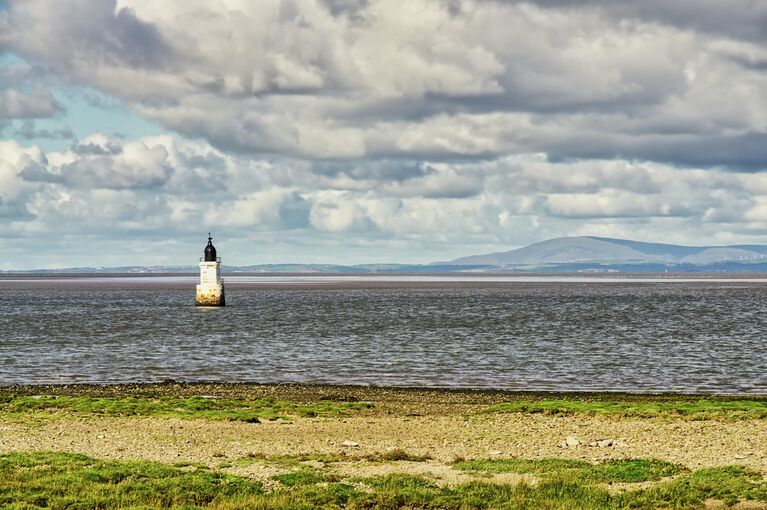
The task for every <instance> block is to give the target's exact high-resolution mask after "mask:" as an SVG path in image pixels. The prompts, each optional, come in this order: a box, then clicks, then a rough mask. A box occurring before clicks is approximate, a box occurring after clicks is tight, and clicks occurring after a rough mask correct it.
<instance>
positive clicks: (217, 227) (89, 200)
mask: <svg viewBox="0 0 767 510" xmlns="http://www.w3.org/2000/svg"><path fill="white" fill-rule="evenodd" d="M315 166H316V167H317V168H315ZM398 166H402V167H403V168H405V169H413V168H417V169H418V172H417V173H415V175H414V176H413V177H408V176H407V174H403V175H402V176H401V177H400V178H399V179H392V178H391V175H398V173H397V167H398ZM766 194H767V172H751V173H737V172H728V171H725V170H721V169H710V168H690V169H685V170H680V169H679V168H678V167H676V166H673V165H667V164H661V163H656V162H651V161H630V160H590V161H575V162H571V161H551V160H549V159H548V158H546V156H545V155H542V154H520V155H514V156H505V157H500V158H495V159H490V160H483V161H458V162H444V161H433V162H429V161H421V162H418V163H416V162H414V161H398V160H391V161H385V162H380V163H379V172H378V173H376V172H372V173H365V172H362V173H359V174H355V172H354V167H353V166H351V163H350V162H343V163H339V164H337V165H329V164H328V163H327V162H318V163H312V162H307V161H305V160H296V159H291V158H273V157H272V158H264V159H253V158H250V157H247V156H241V155H232V154H226V153H224V152H221V151H219V150H217V149H215V148H214V147H212V146H210V145H209V144H207V143H204V142H190V141H185V140H183V139H180V138H174V137H170V136H159V137H145V138H141V139H123V138H119V137H115V136H108V135H103V134H94V135H92V136H90V137H88V138H86V139H84V140H82V141H80V142H78V143H77V144H75V145H73V146H72V147H70V148H69V149H67V150H64V151H58V152H47V153H46V152H43V151H41V150H40V149H38V148H36V147H31V148H24V147H22V146H20V145H19V144H18V143H16V142H0V215H2V216H3V218H4V219H5V222H6V223H5V233H6V235H9V236H13V237H17V238H20V239H25V240H27V241H25V242H27V243H33V242H38V243H40V242H42V241H39V240H40V239H46V238H49V237H55V238H60V239H62V243H64V246H66V245H67V242H69V243H75V242H80V243H82V242H84V241H82V239H90V240H91V241H90V242H93V243H97V244H98V246H100V248H99V250H98V251H99V253H105V254H110V255H109V257H112V258H114V257H116V256H117V254H118V253H123V255H124V258H125V260H124V262H122V263H125V264H128V263H134V262H135V257H146V260H149V259H150V257H151V256H152V254H143V255H142V253H143V252H136V253H134V252H133V251H126V250H128V248H126V247H125V246H127V245H129V244H130V243H133V242H135V241H134V239H136V238H140V239H144V240H145V241H147V242H148V243H149V244H151V245H153V246H159V245H158V243H163V242H164V241H163V239H167V238H170V239H172V240H173V246H169V247H165V248H163V249H164V250H166V252H164V253H163V255H162V256H163V257H168V262H169V263H173V260H174V257H177V258H181V259H183V257H184V256H187V255H188V253H187V254H185V252H184V251H183V250H184V248H183V247H184V246H185V244H184V243H188V242H193V241H194V239H196V238H197V237H199V236H200V235H201V234H200V232H203V234H204V233H205V232H207V231H208V230H212V231H214V232H216V233H217V234H216V235H217V236H219V237H221V238H223V239H227V240H228V242H229V243H240V245H239V248H238V249H237V250H235V249H232V251H233V252H234V253H235V254H236V257H237V259H235V260H234V261H230V263H240V264H250V263H255V262H280V261H284V260H285V257H288V258H290V259H291V260H298V261H307V260H308V261H315V262H363V261H371V260H372V261H375V260H379V261H381V260H388V261H392V260H398V261H408V260H410V261H421V262H430V261H434V260H440V259H447V258H450V256H452V255H455V256H458V255H460V254H467V253H478V252H482V251H493V250H495V251H497V250H498V249H499V248H500V249H502V248H509V247H511V246H519V245H522V244H526V243H529V242H534V241H537V240H540V239H542V238H546V237H555V236H559V235H568V234H571V235H573V234H580V235H603V236H617V237H624V238H633V239H640V240H648V241H666V242H680V243H688V244H696V243H698V244H699V243H700V242H701V241H700V240H705V241H706V242H707V243H714V244H715V243H718V242H719V243H735V242H740V243H747V242H758V241H759V240H760V239H761V236H763V235H764V233H765V228H764V221H763V220H764V218H765V211H767V206H766V205H765V201H764V200H763V196H764V195H766ZM659 232H662V234H663V236H662V238H659V237H658V236H659ZM75 236H76V237H75ZM65 239H71V241H67V242H65V241H64V240H65ZM34 240H38V241H34ZM130 245H131V246H132V244H130ZM107 247H111V248H109V249H108V248H107ZM59 249H61V248H59ZM110 250H113V251H110ZM131 250H133V248H131ZM33 251H35V250H33ZM53 253H58V250H54V251H53ZM413 253H416V255H413ZM105 256H106V255H105ZM154 256H155V257H159V255H158V254H155V255H154ZM39 257H40V260H41V262H40V264H42V265H45V264H43V262H44V260H43V258H42V257H43V255H40V256H39ZM278 257H280V258H278ZM20 260H21V259H20ZM151 260H154V262H153V263H158V262H156V259H151ZM132 261H133V262H132ZM22 263H26V262H22V261H20V262H19V264H22ZM92 263H94V262H92ZM135 263H139V262H135Z"/></svg>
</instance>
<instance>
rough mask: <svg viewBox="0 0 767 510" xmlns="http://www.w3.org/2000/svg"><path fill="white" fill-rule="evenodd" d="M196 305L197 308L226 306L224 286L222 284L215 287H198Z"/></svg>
mask: <svg viewBox="0 0 767 510" xmlns="http://www.w3.org/2000/svg"><path fill="white" fill-rule="evenodd" d="M194 304H195V305H196V306H226V298H225V296H224V284H223V283H221V284H218V285H213V286H208V285H205V286H203V285H198V286H197V296H196V298H195V300H194Z"/></svg>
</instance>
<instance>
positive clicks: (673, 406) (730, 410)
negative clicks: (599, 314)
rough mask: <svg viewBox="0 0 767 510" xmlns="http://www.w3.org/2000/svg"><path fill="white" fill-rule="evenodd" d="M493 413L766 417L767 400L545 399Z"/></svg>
mask: <svg viewBox="0 0 767 510" xmlns="http://www.w3.org/2000/svg"><path fill="white" fill-rule="evenodd" d="M486 412H490V413H544V414H550V415H572V414H590V415H605V416H617V417H632V418H662V417H672V418H683V419H689V420H707V419H728V420H746V419H765V418H767V401H760V400H719V399H717V400H707V399H693V400H689V401H684V400H672V401H662V400H657V401H653V400H648V401H633V402H632V401H609V400H596V401H589V400H541V401H514V402H503V403H500V404H496V405H494V406H491V407H489V408H488V409H486Z"/></svg>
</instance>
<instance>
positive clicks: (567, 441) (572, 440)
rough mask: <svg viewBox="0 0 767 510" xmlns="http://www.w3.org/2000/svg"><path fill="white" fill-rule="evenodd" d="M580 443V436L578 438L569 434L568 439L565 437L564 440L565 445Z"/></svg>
mask: <svg viewBox="0 0 767 510" xmlns="http://www.w3.org/2000/svg"><path fill="white" fill-rule="evenodd" d="M579 444H581V441H580V439H578V438H576V437H574V436H568V437H567V439H565V441H564V445H565V446H566V447H571V446H578V445H579Z"/></svg>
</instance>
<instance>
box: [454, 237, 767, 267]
mask: <svg viewBox="0 0 767 510" xmlns="http://www.w3.org/2000/svg"><path fill="white" fill-rule="evenodd" d="M763 262H767V246H762V245H735V246H678V245H674V244H659V243H643V242H639V241H628V240H625V239H610V238H606V237H559V238H556V239H549V240H548V241H543V242H540V243H535V244H531V245H529V246H525V247H524V248H519V249H516V250H510V251H504V252H498V253H488V254H486V255H473V256H469V257H461V258H458V259H455V260H453V261H450V262H442V263H440V264H446V265H453V264H454V265H460V266H522V265H542V264H557V265H561V264H605V265H611V264H620V265H622V266H625V265H626V264H637V265H641V264H655V265H657V264H666V265H671V266H673V265H689V266H706V265H712V264H756V263H763Z"/></svg>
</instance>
